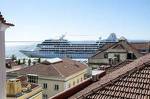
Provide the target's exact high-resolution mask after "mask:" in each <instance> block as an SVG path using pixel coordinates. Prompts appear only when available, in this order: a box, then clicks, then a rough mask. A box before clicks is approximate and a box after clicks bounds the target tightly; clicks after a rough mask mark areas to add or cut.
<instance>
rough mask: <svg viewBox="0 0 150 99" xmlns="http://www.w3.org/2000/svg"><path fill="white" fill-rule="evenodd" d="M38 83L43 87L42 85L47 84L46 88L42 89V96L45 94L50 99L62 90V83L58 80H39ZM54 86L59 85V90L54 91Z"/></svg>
mask: <svg viewBox="0 0 150 99" xmlns="http://www.w3.org/2000/svg"><path fill="white" fill-rule="evenodd" d="M38 83H39V84H40V85H41V86H43V84H44V83H46V84H47V88H46V89H44V88H43V94H46V95H47V96H48V97H51V96H53V95H55V94H57V93H59V92H61V91H63V90H64V84H65V82H64V81H59V80H52V79H40V78H39V81H38ZM55 85H59V90H55V89H54V88H55Z"/></svg>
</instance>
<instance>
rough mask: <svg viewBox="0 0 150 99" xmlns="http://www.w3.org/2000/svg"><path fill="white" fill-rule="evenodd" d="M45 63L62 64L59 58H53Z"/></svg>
mask: <svg viewBox="0 0 150 99" xmlns="http://www.w3.org/2000/svg"><path fill="white" fill-rule="evenodd" d="M47 61H48V62H49V63H51V64H54V63H58V62H62V59H60V58H53V59H47Z"/></svg>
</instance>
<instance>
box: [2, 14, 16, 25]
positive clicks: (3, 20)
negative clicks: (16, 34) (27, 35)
mask: <svg viewBox="0 0 150 99" xmlns="http://www.w3.org/2000/svg"><path fill="white" fill-rule="evenodd" d="M0 22H1V23H3V24H5V25H8V26H14V24H11V23H7V22H6V20H5V19H4V17H3V15H1V12H0Z"/></svg>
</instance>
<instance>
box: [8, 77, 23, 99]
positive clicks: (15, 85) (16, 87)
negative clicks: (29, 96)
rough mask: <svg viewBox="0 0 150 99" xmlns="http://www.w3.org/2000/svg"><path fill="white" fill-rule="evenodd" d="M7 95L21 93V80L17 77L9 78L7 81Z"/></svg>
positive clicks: (18, 94)
mask: <svg viewBox="0 0 150 99" xmlns="http://www.w3.org/2000/svg"><path fill="white" fill-rule="evenodd" d="M6 89H7V96H9V97H17V96H20V95H21V94H22V86H21V81H20V80H19V79H9V80H8V81H7V88H6Z"/></svg>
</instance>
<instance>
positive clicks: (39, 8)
mask: <svg viewBox="0 0 150 99" xmlns="http://www.w3.org/2000/svg"><path fill="white" fill-rule="evenodd" d="M0 11H1V13H2V14H3V16H4V17H5V19H6V20H7V21H8V22H11V23H13V24H15V27H12V28H9V29H8V30H7V31H6V38H5V39H6V41H41V40H45V39H51V38H53V39H54V38H59V37H60V36H61V35H63V34H65V35H66V37H65V38H66V39H68V40H98V38H99V37H102V39H104V38H106V37H108V35H109V34H110V33H116V35H117V36H118V37H121V36H124V37H126V38H127V39H131V40H135V39H138V40H149V39H150V0H1V1H0Z"/></svg>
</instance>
